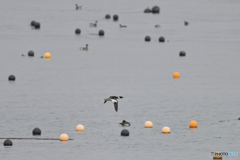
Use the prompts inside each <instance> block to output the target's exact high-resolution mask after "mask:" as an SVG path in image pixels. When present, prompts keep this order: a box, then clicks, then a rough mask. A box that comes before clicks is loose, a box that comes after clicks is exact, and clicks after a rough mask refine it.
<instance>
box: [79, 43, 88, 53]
mask: <svg viewBox="0 0 240 160" xmlns="http://www.w3.org/2000/svg"><path fill="white" fill-rule="evenodd" d="M80 50H83V51H87V50H88V44H86V47H81V48H80Z"/></svg>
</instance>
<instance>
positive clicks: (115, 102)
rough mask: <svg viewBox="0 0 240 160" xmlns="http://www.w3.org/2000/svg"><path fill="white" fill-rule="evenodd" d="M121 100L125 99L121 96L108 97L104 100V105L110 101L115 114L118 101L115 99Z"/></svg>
mask: <svg viewBox="0 0 240 160" xmlns="http://www.w3.org/2000/svg"><path fill="white" fill-rule="evenodd" d="M121 98H125V97H122V96H119V97H117V96H110V97H109V98H105V99H104V103H106V102H107V101H112V102H113V104H114V108H115V110H116V112H117V111H118V101H117V99H121Z"/></svg>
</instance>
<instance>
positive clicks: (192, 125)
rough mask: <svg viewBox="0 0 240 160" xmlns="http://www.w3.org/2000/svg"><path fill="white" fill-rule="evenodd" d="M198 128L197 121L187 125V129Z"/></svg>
mask: <svg viewBox="0 0 240 160" xmlns="http://www.w3.org/2000/svg"><path fill="white" fill-rule="evenodd" d="M197 127H198V123H197V121H191V122H190V123H189V128H197Z"/></svg>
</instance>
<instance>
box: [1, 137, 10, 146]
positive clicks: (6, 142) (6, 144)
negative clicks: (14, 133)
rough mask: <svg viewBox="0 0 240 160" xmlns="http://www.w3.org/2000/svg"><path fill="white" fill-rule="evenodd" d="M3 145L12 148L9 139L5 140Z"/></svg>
mask: <svg viewBox="0 0 240 160" xmlns="http://www.w3.org/2000/svg"><path fill="white" fill-rule="evenodd" d="M3 145H4V146H12V141H11V140H10V139H6V140H5V141H4V142H3Z"/></svg>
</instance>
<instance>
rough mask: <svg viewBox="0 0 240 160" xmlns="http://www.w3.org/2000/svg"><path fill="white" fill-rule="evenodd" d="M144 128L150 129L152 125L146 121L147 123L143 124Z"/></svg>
mask: <svg viewBox="0 0 240 160" xmlns="http://www.w3.org/2000/svg"><path fill="white" fill-rule="evenodd" d="M144 127H145V128H152V127H153V123H152V122H151V121H147V122H145V124H144Z"/></svg>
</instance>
